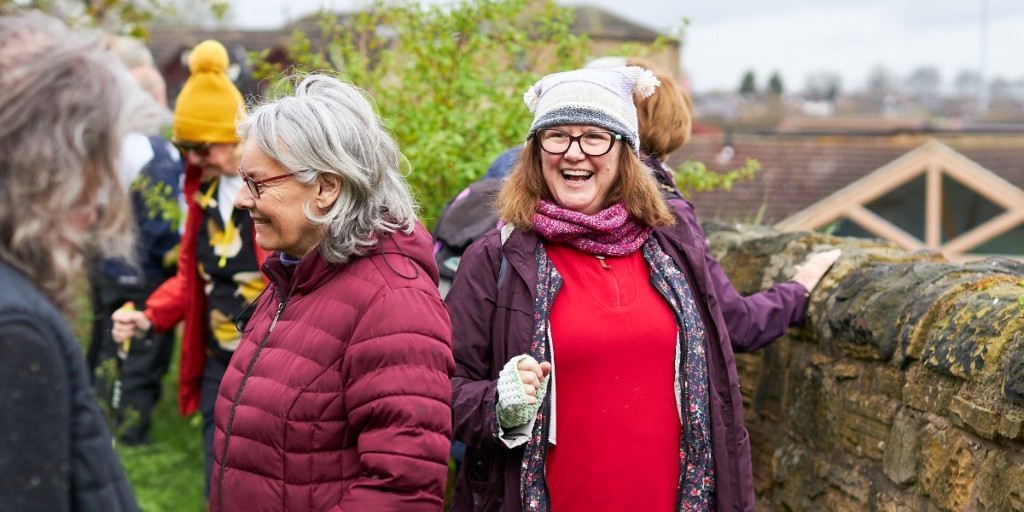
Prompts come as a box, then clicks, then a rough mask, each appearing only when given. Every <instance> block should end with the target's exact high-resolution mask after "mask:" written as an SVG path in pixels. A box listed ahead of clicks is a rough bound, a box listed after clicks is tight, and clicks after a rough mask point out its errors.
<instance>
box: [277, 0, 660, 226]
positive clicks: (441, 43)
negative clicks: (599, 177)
mask: <svg viewBox="0 0 1024 512" xmlns="http://www.w3.org/2000/svg"><path fill="white" fill-rule="evenodd" d="M571 23H572V14H571V11H570V10H567V9H564V8H561V7H558V6H557V5H555V4H554V3H550V2H548V3H541V4H537V3H533V4H528V2H526V1H525V0H481V1H475V2H472V1H461V2H458V3H454V4H447V5H429V6H424V5H421V4H420V3H400V4H388V5H385V4H381V3H378V4H376V6H375V7H374V8H372V9H369V10H366V11H363V12H362V13H357V14H353V15H351V16H348V17H345V18H335V17H331V16H324V17H323V18H322V20H321V34H320V36H319V37H314V38H311V37H310V36H308V35H306V34H302V33H296V34H294V36H293V38H292V41H291V44H290V47H289V54H290V55H291V57H292V58H293V59H295V60H296V61H297V63H298V68H297V69H293V70H279V69H275V68H274V66H272V65H269V64H265V63H264V64H263V65H261V66H260V67H258V72H257V76H260V77H267V76H271V73H276V74H275V75H273V76H275V78H276V79H278V80H280V78H281V77H282V75H281V74H280V73H281V72H283V71H284V72H289V73H294V72H296V71H299V72H301V71H302V70H320V69H326V70H334V71H336V72H338V73H339V74H340V76H341V78H343V79H346V80H349V81H351V82H353V83H355V84H356V85H358V86H360V87H362V88H363V89H365V90H366V91H367V92H369V93H370V95H371V96H372V97H373V98H374V99H375V100H376V103H377V108H378V110H379V112H380V114H381V116H382V117H383V118H384V119H385V120H386V122H387V123H388V126H389V128H390V129H391V130H392V132H393V134H394V135H395V138H396V139H397V140H398V142H399V145H400V147H401V148H402V152H403V153H404V154H405V156H406V158H407V159H408V161H409V163H410V167H411V169H409V170H408V176H407V178H408V180H409V183H410V185H411V186H412V188H413V190H414V191H415V193H416V195H417V199H418V200H419V202H420V204H421V205H422V212H421V213H422V218H423V219H424V220H425V222H426V223H428V224H431V223H432V222H433V221H434V219H436V218H437V215H438V214H439V212H440V210H441V208H442V206H443V205H444V203H445V202H446V201H447V200H448V199H449V198H451V196H453V195H454V194H455V193H457V192H458V191H459V190H461V189H463V188H464V187H465V186H466V185H467V184H468V183H469V182H471V181H473V180H475V179H477V178H479V177H480V176H481V175H483V173H484V171H485V170H486V169H487V167H488V165H489V164H490V162H491V160H493V158H494V157H495V156H497V155H498V154H500V153H501V152H502V151H504V150H505V149H507V148H509V147H511V146H514V145H516V144H518V143H521V142H522V139H523V136H524V134H525V132H526V127H528V126H529V123H530V119H531V115H530V112H529V111H528V110H527V108H526V107H525V106H524V105H523V101H522V93H523V92H524V91H526V89H527V88H528V87H529V86H530V85H532V84H533V83H535V82H536V80H537V79H539V78H540V77H541V76H543V75H545V74H548V73H551V72H554V71H559V70H565V69H572V68H577V67H580V66H582V65H583V64H584V62H585V60H586V59H587V58H588V54H587V51H588V48H589V40H588V38H587V37H586V36H581V35H576V34H573V33H572V32H570V25H571ZM660 44H664V43H660ZM630 51H631V54H640V55H646V54H648V52H649V51H650V48H646V49H645V48H641V47H638V46H635V45H631V47H630ZM285 88H287V86H285Z"/></svg>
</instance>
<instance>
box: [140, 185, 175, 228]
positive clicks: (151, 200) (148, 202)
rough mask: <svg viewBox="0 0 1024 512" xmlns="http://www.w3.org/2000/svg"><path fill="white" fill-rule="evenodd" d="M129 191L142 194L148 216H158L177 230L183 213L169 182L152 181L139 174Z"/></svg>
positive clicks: (152, 217) (153, 217)
mask: <svg viewBox="0 0 1024 512" xmlns="http://www.w3.org/2000/svg"><path fill="white" fill-rule="evenodd" d="M131 191H132V192H138V193H139V194H140V195H141V196H142V199H143V202H144V204H145V206H146V212H147V215H149V218H151V219H155V218H157V217H159V218H161V219H163V220H165V221H167V222H169V223H170V224H171V226H170V227H171V230H172V231H177V230H178V227H179V226H180V225H181V221H182V219H183V217H184V215H185V214H184V212H183V211H182V210H181V205H180V204H179V203H178V196H177V195H175V194H174V193H173V192H174V191H173V190H172V188H171V185H170V184H168V183H163V182H158V183H154V182H153V180H151V179H150V178H149V177H147V176H139V177H138V178H136V179H135V181H134V182H132V185H131Z"/></svg>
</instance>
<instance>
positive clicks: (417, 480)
mask: <svg viewBox="0 0 1024 512" xmlns="http://www.w3.org/2000/svg"><path fill="white" fill-rule="evenodd" d="M295 91H296V92H295V95H294V96H291V97H286V98H283V99H280V100H278V101H276V102H273V103H268V104H265V105H263V106H260V107H258V108H257V109H255V110H254V111H253V112H252V113H251V115H250V116H249V117H248V118H246V120H245V121H243V122H242V123H241V124H240V125H239V132H238V133H239V135H240V136H241V137H242V139H243V149H242V162H241V167H240V168H239V174H240V175H241V177H242V179H243V180H244V181H245V184H246V187H244V188H243V189H242V191H241V192H240V193H239V195H238V197H237V199H236V200H235V207H236V208H239V209H241V210H244V211H247V212H248V213H249V215H251V216H252V219H253V222H254V223H255V225H256V243H258V244H259V245H260V246H261V247H263V248H264V249H267V250H269V251H273V253H272V254H271V255H270V256H269V258H268V259H267V261H266V263H265V264H264V265H263V272H264V273H265V274H266V275H267V276H268V277H269V279H270V285H269V287H268V288H267V292H266V293H265V294H264V295H263V298H262V299H261V300H260V301H259V302H258V304H257V305H256V308H255V311H254V312H253V315H252V318H251V320H250V321H249V323H248V325H246V326H245V328H244V331H243V337H242V342H241V344H239V346H238V349H237V350H236V351H235V356H234V357H233V358H232V360H231V365H230V366H229V368H228V370H227V372H225V374H224V380H223V382H222V383H221V387H220V393H219V396H218V398H217V405H216V410H215V418H216V429H217V430H216V434H215V437H214V457H215V459H214V467H213V482H212V488H211V492H210V510H211V511H214V512H220V511H224V512H228V511H252V510H304V511H319V510H323V511H327V510H334V511H341V510H344V511H347V512H357V511H386V510H394V511H412V512H416V511H440V510H441V509H442V507H443V503H444V484H445V477H446V475H447V467H448V466H447V463H448V449H449V437H450V435H451V407H450V401H451V387H450V386H451V384H450V381H449V377H450V375H451V373H452V372H453V371H454V361H453V359H452V354H451V324H450V321H449V318H448V312H447V310H446V309H445V306H444V303H443V302H442V301H441V298H440V296H439V295H438V291H437V279H438V273H437V266H436V265H435V264H434V259H433V253H432V244H431V239H430V235H429V234H428V233H427V231H426V229H425V228H424V227H423V226H422V225H421V224H420V223H419V222H418V221H417V220H416V213H415V205H414V203H413V199H412V195H411V193H410V190H409V187H408V185H407V183H406V182H405V179H404V177H403V176H402V172H401V169H402V166H403V157H402V154H401V153H400V152H399V149H398V145H397V143H396V142H395V141H394V139H393V138H392V137H391V136H390V134H388V132H387V131H386V129H385V127H384V126H383V123H382V121H381V120H380V119H379V118H378V116H377V114H376V112H374V109H373V107H372V105H371V103H370V102H369V101H368V99H367V98H366V97H365V96H364V95H363V93H362V91H360V90H359V89H357V88H356V87H355V86H353V85H351V84H348V83H345V82H341V81H339V80H337V79H335V78H333V77H331V76H328V75H317V74H314V75H309V76H306V77H304V78H301V79H300V80H299V82H298V83H297V84H296V87H295Z"/></svg>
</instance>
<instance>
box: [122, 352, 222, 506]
mask: <svg viewBox="0 0 1024 512" xmlns="http://www.w3.org/2000/svg"><path fill="white" fill-rule="evenodd" d="M177 373H178V372H177V362H175V363H174V365H173V367H172V368H171V371H170V372H169V373H168V375H167V376H166V377H165V378H164V393H163V396H161V397H160V402H159V404H157V407H156V409H155V410H154V411H153V430H152V432H151V435H152V438H153V442H152V444H150V445H147V446H123V445H118V447H117V451H118V453H120V454H121V462H123V463H124V467H125V471H127V472H128V479H129V480H131V483H132V487H133V488H134V489H135V496H136V497H137V498H138V500H139V506H140V507H142V510H143V511H145V512H164V511H168V512H170V511H175V512H177V511H185V512H198V511H200V510H204V507H205V503H204V500H203V436H202V419H201V417H200V416H199V414H194V415H193V416H191V417H189V418H182V417H181V415H180V414H178V399H177V397H178V389H177V388H178V379H177Z"/></svg>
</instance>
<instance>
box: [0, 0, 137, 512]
mask: <svg viewBox="0 0 1024 512" xmlns="http://www.w3.org/2000/svg"><path fill="white" fill-rule="evenodd" d="M0 41H3V44H2V45H0V283H3V286H2V287H0V411H3V412H2V413H0V510H47V511H60V510H90V511H125V510H129V511H131V510H138V506H137V504H136V503H135V497H134V495H133V493H132V490H131V487H130V486H129V484H128V480H127V478H126V477H125V474H124V470H123V469H122V467H121V463H120V461H119V460H118V458H117V454H116V453H115V452H114V450H113V448H112V445H111V437H110V433H109V432H108V430H107V427H106V425H105V422H104V420H103V414H102V413H101V412H100V409H99V407H98V406H97V405H96V402H95V400H94V399H93V396H92V393H91V387H90V386H89V378H88V372H87V370H86V367H85V360H84V359H83V357H82V352H81V349H80V347H79V345H78V342H77V340H76V339H75V336H74V334H73V333H72V332H71V329H70V328H69V326H68V324H67V322H66V321H65V320H64V319H63V316H64V315H70V314H73V313H74V312H75V311H74V308H73V302H74V299H75V298H76V295H77V293H78V292H79V290H81V288H80V287H78V286H76V282H78V281H79V280H80V279H81V272H82V267H83V260H84V256H83V255H84V254H88V253H94V252H98V253H102V254H105V255H107V256H122V257H130V255H131V254H132V243H133V237H132V234H131V232H132V229H131V224H130V215H131V214H130V207H129V205H128V203H127V195H126V194H125V191H124V190H123V189H122V187H121V185H120V184H119V182H118V177H117V171H116V170H115V165H114V161H115V159H116V158H117V154H118V146H119V143H120V141H121V139H122V136H123V134H124V132H125V130H127V129H131V128H132V125H131V121H133V120H135V119H136V117H135V116H136V112H134V111H133V109H132V105H133V104H135V105H138V104H142V103H140V101H141V100H140V99H139V98H140V96H141V95H143V94H144V93H143V92H142V91H141V90H140V89H139V88H138V86H137V85H135V83H134V81H133V80H132V79H131V77H130V76H129V75H128V72H127V70H126V69H124V68H123V66H122V65H121V64H120V63H119V62H118V61H117V59H116V58H115V57H114V56H113V55H112V54H110V53H109V52H107V51H106V50H105V49H104V47H103V45H102V43H101V42H100V41H99V40H98V39H95V38H92V37H89V36H86V35H84V34H80V33H76V32H72V31H71V30H69V29H68V28H67V27H65V26H64V25H63V24H61V23H60V22H58V21H57V20H55V19H52V18H48V17H45V16H42V15H39V14H31V15H11V16H3V17H0Z"/></svg>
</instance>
